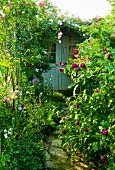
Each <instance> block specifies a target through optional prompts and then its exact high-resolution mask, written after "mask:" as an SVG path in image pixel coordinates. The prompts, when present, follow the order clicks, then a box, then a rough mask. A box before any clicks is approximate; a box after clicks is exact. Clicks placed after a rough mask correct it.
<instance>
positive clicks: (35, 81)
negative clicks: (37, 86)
mask: <svg viewBox="0 0 115 170" xmlns="http://www.w3.org/2000/svg"><path fill="white" fill-rule="evenodd" d="M39 82H40V80H39V79H38V78H37V77H34V78H33V80H32V83H33V84H34V83H39Z"/></svg>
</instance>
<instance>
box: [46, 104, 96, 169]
mask: <svg viewBox="0 0 115 170" xmlns="http://www.w3.org/2000/svg"><path fill="white" fill-rule="evenodd" d="M62 105H63V106H62V108H63V110H64V115H65V116H66V115H68V109H67V105H66V104H65V103H63V104H62ZM57 128H58V127H57ZM58 135H59V130H58V129H57V130H55V131H54V132H52V133H51V134H50V135H49V136H48V137H47V139H46V142H45V143H44V145H45V153H46V166H47V169H46V170H56V169H57V170H97V169H92V168H91V167H89V166H88V165H86V164H85V162H84V160H83V159H82V158H81V156H80V153H78V155H76V156H75V157H74V158H73V160H70V156H69V155H67V153H66V152H65V151H64V150H63V149H62V148H61V144H62V141H61V140H60V139H59V138H58Z"/></svg>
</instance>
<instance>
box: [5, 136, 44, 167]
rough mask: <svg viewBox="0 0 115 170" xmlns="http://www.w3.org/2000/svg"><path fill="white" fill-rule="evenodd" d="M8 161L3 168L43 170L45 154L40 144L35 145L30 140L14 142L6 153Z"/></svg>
mask: <svg viewBox="0 0 115 170" xmlns="http://www.w3.org/2000/svg"><path fill="white" fill-rule="evenodd" d="M6 154H7V155H5V157H6V156H7V158H8V160H7V161H6V162H5V168H6V169H7V170H11V169H14V170H15V169H17V170H22V169H29V170H31V169H33V170H40V169H45V168H46V167H45V154H44V151H43V145H42V143H35V142H33V141H32V140H31V139H27V138H26V139H23V138H22V139H20V140H19V141H14V142H13V143H12V144H11V146H10V149H9V150H8V151H7V152H6Z"/></svg>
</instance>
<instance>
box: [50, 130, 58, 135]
mask: <svg viewBox="0 0 115 170" xmlns="http://www.w3.org/2000/svg"><path fill="white" fill-rule="evenodd" d="M51 134H52V135H58V134H59V130H55V131H53V132H52V133H51Z"/></svg>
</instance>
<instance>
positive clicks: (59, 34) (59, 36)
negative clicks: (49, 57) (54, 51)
mask: <svg viewBox="0 0 115 170" xmlns="http://www.w3.org/2000/svg"><path fill="white" fill-rule="evenodd" d="M62 35H63V33H62V32H59V33H58V40H59V39H60V38H61V37H62Z"/></svg>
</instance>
